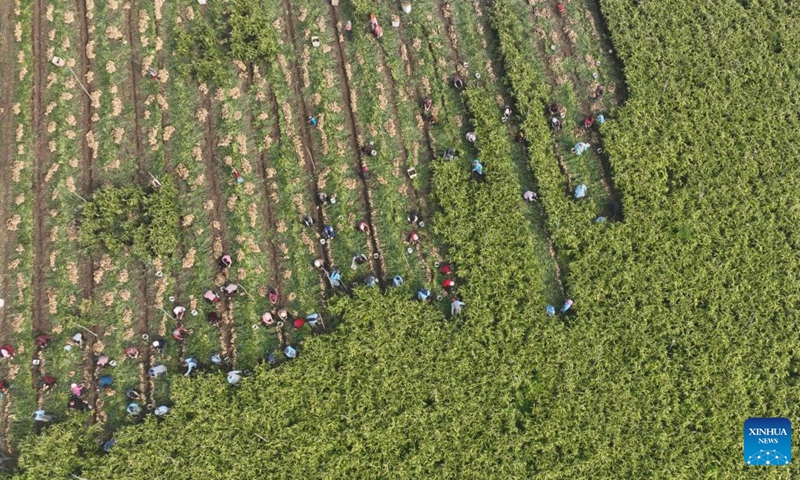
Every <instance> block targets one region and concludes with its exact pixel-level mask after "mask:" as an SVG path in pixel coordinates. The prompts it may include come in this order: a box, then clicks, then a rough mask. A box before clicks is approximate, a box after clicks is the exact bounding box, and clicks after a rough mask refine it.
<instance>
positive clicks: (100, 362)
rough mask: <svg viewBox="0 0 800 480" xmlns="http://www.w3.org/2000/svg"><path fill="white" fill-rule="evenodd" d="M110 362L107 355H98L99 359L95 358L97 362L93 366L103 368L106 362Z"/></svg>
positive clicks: (106, 364)
mask: <svg viewBox="0 0 800 480" xmlns="http://www.w3.org/2000/svg"><path fill="white" fill-rule="evenodd" d="M110 360H111V359H109V358H108V355H100V356H99V357H97V360H95V362H94V364H95V365H97V366H98V367H100V368H105V367H107V366H108V362H109V361H110Z"/></svg>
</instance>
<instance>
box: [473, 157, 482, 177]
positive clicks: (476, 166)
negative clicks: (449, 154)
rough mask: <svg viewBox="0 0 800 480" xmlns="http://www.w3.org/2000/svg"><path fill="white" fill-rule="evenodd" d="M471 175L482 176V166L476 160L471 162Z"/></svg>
mask: <svg viewBox="0 0 800 480" xmlns="http://www.w3.org/2000/svg"><path fill="white" fill-rule="evenodd" d="M472 173H474V174H476V175H478V176H479V177H480V176H483V164H482V163H481V161H480V160H478V159H477V158H476V159H475V160H473V161H472Z"/></svg>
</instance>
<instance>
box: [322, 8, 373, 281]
mask: <svg viewBox="0 0 800 480" xmlns="http://www.w3.org/2000/svg"><path fill="white" fill-rule="evenodd" d="M328 11H329V14H330V21H331V23H332V26H333V30H334V32H336V39H335V42H334V43H335V44H336V48H334V49H333V52H334V55H336V64H337V66H338V67H339V68H338V69H337V73H338V76H339V86H340V90H341V95H342V101H343V102H344V104H345V106H346V108H345V111H346V113H347V115H346V117H347V128H348V130H349V131H350V133H351V135H350V145H351V147H352V148H353V153H354V154H355V158H356V161H357V165H358V169H359V171H361V170H362V169H364V168H365V167H366V162H365V161H364V158H363V156H362V155H360V148H359V146H358V139H359V138H360V136H359V130H358V123H357V122H356V114H355V112H354V111H353V102H352V95H351V94H350V92H351V91H352V88H353V87H352V85H351V84H350V78H348V76H347V71H346V70H345V58H346V57H345V54H344V48H343V47H342V39H343V38H344V37H343V36H342V32H340V31H339V25H340V23H341V22H340V21H339V14H338V13H337V12H336V9H335V8H334V7H333V4H331V3H329V4H328ZM359 178H360V179H361V187H362V195H361V197H362V201H363V203H364V209H365V212H364V213H365V215H366V222H367V224H368V225H369V233H368V235H369V241H370V247H371V249H372V252H371V253H372V268H373V271H374V272H375V276H376V277H378V279H379V281H380V283H381V285H383V283H384V280H385V275H386V264H385V260H384V258H383V255H382V253H381V248H380V243H379V241H378V235H377V233H376V232H377V230H376V229H375V218H374V216H375V215H374V213H375V207H374V205H373V202H372V192H370V189H369V185H368V184H367V180H366V179H365V178H364V177H363V176H362V175H359ZM375 254H377V255H378V258H377V259H376V258H375Z"/></svg>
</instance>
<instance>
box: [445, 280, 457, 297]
mask: <svg viewBox="0 0 800 480" xmlns="http://www.w3.org/2000/svg"><path fill="white" fill-rule="evenodd" d="M442 288H443V289H444V291H445V292H447V293H448V294H451V293H453V289H454V288H456V282H454V281H453V280H451V279H449V278H445V279H444V281H443V282H442Z"/></svg>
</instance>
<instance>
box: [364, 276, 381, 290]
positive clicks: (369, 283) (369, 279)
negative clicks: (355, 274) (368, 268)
mask: <svg viewBox="0 0 800 480" xmlns="http://www.w3.org/2000/svg"><path fill="white" fill-rule="evenodd" d="M364 284H365V285H366V286H368V287H374V286H375V285H377V284H378V279H377V278H375V277H374V276H372V275H368V276H367V278H366V279H364Z"/></svg>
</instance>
